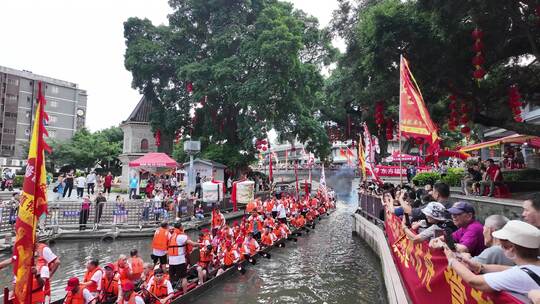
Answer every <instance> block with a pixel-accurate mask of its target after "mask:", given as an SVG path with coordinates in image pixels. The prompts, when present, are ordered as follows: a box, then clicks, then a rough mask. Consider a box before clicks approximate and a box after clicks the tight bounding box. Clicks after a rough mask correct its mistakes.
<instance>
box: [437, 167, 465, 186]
mask: <svg viewBox="0 0 540 304" xmlns="http://www.w3.org/2000/svg"><path fill="white" fill-rule="evenodd" d="M464 176H465V169H463V168H449V169H448V171H447V173H446V175H445V176H443V177H441V181H442V182H444V183H446V184H447V185H448V186H450V187H458V186H461V180H462V179H463V177H464Z"/></svg>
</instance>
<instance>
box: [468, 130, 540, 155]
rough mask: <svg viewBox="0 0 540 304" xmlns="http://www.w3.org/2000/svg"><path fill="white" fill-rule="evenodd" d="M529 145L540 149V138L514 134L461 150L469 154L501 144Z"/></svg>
mask: <svg viewBox="0 0 540 304" xmlns="http://www.w3.org/2000/svg"><path fill="white" fill-rule="evenodd" d="M524 143H527V144H529V145H530V146H531V147H533V148H539V147H540V137H537V136H531V135H520V134H514V135H510V136H505V137H502V138H498V139H494V140H490V141H486V142H483V143H478V144H474V145H470V146H466V147H463V148H461V149H459V151H461V152H468V151H473V150H480V149H482V148H488V147H493V146H497V145H501V144H524Z"/></svg>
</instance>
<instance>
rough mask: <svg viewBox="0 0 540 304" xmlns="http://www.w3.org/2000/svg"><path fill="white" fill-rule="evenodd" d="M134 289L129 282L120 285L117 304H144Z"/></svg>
mask: <svg viewBox="0 0 540 304" xmlns="http://www.w3.org/2000/svg"><path fill="white" fill-rule="evenodd" d="M134 289H135V285H133V283H131V282H129V281H128V282H125V283H122V297H121V298H120V300H119V301H118V304H144V300H143V298H142V297H141V296H140V295H139V294H137V293H136V292H135V291H134Z"/></svg>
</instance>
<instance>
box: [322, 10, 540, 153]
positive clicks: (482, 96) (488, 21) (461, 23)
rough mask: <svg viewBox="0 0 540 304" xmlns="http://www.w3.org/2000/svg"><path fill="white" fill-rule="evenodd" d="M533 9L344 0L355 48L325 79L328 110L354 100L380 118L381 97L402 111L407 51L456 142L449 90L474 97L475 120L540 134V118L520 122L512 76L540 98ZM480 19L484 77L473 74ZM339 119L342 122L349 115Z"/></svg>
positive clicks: (340, 29)
mask: <svg viewBox="0 0 540 304" xmlns="http://www.w3.org/2000/svg"><path fill="white" fill-rule="evenodd" d="M355 3H356V4H357V5H355ZM534 9H535V5H533V3H532V2H526V1H525V2H519V1H489V0H481V1H472V0H464V1H446V0H445V1H443V0H419V1H399V0H368V1H347V0H343V1H340V9H339V10H338V11H337V12H336V13H335V18H334V21H333V29H334V31H335V32H336V33H338V34H339V35H341V36H342V37H344V38H345V39H346V41H347V43H348V48H347V53H346V54H344V55H343V56H342V57H341V58H340V59H339V62H338V65H337V68H336V69H335V71H334V72H333V73H332V76H331V77H330V79H329V81H328V82H327V83H326V92H327V95H328V98H327V100H326V102H327V108H328V109H329V110H326V111H323V112H324V113H325V114H328V113H330V114H328V116H330V118H331V116H332V114H335V115H337V116H340V117H343V113H340V111H341V112H342V110H337V111H335V112H334V113H332V111H331V110H332V107H339V106H340V105H343V104H347V103H350V107H351V108H357V109H361V110H362V116H363V118H364V119H365V120H367V121H368V123H369V124H370V125H373V119H374V115H373V112H374V103H375V102H376V101H377V100H381V99H382V100H385V101H386V108H387V115H388V114H389V115H391V116H393V117H394V119H396V118H397V110H398V109H397V105H398V102H399V95H398V94H399V90H398V89H397V88H399V58H400V55H403V56H405V57H406V58H407V59H408V60H409V65H410V67H411V70H412V72H413V74H414V76H415V78H416V81H417V82H418V85H419V86H420V88H421V90H422V93H423V96H424V100H425V101H426V103H427V106H428V108H429V110H430V114H431V116H432V118H433V120H434V121H435V122H437V123H438V124H439V126H440V127H441V129H443V131H442V133H444V134H443V137H445V139H447V140H449V141H451V142H450V143H449V144H448V146H449V147H455V146H457V145H460V142H459V141H460V135H459V134H458V133H451V132H447V131H445V130H444V128H445V125H444V124H445V122H446V121H447V118H448V115H449V113H450V110H449V108H448V105H449V100H448V95H450V94H454V95H456V96H457V97H458V99H459V100H460V101H461V100H464V101H465V102H466V103H467V104H468V106H469V108H470V109H471V111H470V112H469V113H468V114H469V117H470V118H471V119H472V121H473V122H475V123H479V124H483V125H485V126H495V127H502V128H504V129H507V130H513V131H516V132H518V133H522V134H531V135H540V126H539V125H535V124H532V123H529V122H524V123H516V122H514V121H513V119H512V115H511V111H509V110H510V109H509V106H508V88H509V86H510V85H512V84H517V85H518V86H519V90H520V93H521V95H522V97H523V100H524V101H526V102H528V103H531V104H536V105H538V104H540V99H538V98H536V97H534V96H535V94H537V92H538V87H539V85H540V77H539V75H540V64H538V58H540V53H539V52H540V51H539V50H540V27H538V22H539V17H538V16H536V15H535V13H534ZM475 27H479V28H481V29H482V30H483V32H484V38H483V43H484V45H485V48H484V56H485V61H486V62H485V64H484V65H483V67H484V68H485V69H486V71H487V76H486V77H485V79H484V80H483V81H481V83H480V84H478V83H477V82H476V81H475V80H474V79H473V78H472V72H473V70H474V68H473V66H472V64H471V60H472V57H473V56H474V52H473V51H472V50H471V49H472V45H473V39H472V37H471V32H472V31H473V29H474V28H475ZM534 57H536V60H535V61H532V62H531V60H532V59H534ZM527 58H528V59H527ZM524 62H527V63H528V64H524ZM458 112H459V111H458ZM338 118H339V117H338ZM335 121H337V122H338V123H341V125H343V119H342V120H341V121H339V119H335ZM473 132H474V129H473ZM381 133H382V135H384V132H381ZM473 135H474V134H473Z"/></svg>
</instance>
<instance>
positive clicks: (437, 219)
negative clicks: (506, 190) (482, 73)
mask: <svg viewBox="0 0 540 304" xmlns="http://www.w3.org/2000/svg"><path fill="white" fill-rule="evenodd" d="M486 163H487V165H488V168H489V165H491V164H492V161H491V160H488V161H486ZM488 170H489V169H488ZM493 171H494V170H492V171H490V172H491V173H490V174H495V173H493ZM486 172H487V171H486ZM499 174H500V173H499ZM488 175H489V174H488ZM493 181H496V179H493ZM360 192H364V193H369V194H372V195H378V196H380V197H381V201H382V204H383V205H384V207H385V211H383V212H382V213H381V214H380V217H381V219H382V220H384V217H385V215H386V213H387V212H388V213H393V214H395V215H396V216H399V217H400V218H401V219H402V229H403V232H404V233H405V235H406V236H407V237H408V238H409V239H410V240H412V241H413V242H423V241H428V242H429V246H430V247H431V248H433V249H434V250H443V251H444V253H445V255H446V257H447V259H448V265H449V267H451V268H453V269H454V270H455V272H456V273H457V274H458V275H459V276H460V277H461V278H462V279H463V281H464V282H466V283H467V284H469V285H470V286H471V287H473V288H475V289H477V290H480V291H485V292H493V291H506V292H509V293H510V294H512V295H513V296H515V297H516V298H518V299H519V300H521V301H523V302H524V303H531V302H532V303H535V304H538V303H540V259H539V257H540V252H539V247H540V193H536V194H533V195H532V196H531V197H530V198H528V199H526V200H525V201H524V202H523V213H522V220H509V219H508V218H506V217H505V216H503V215H501V214H493V215H490V216H488V217H486V219H485V221H484V223H483V224H482V223H481V222H480V221H479V220H478V218H477V214H476V210H475V208H474V206H473V205H471V204H470V203H468V202H464V201H457V202H455V203H451V200H450V189H449V187H448V185H446V184H444V183H436V184H435V185H433V186H430V185H428V186H426V187H423V188H413V187H409V186H403V187H400V186H393V185H392V184H385V185H384V186H382V187H380V188H379V187H377V186H376V185H371V186H368V185H362V186H361V187H360Z"/></svg>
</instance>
